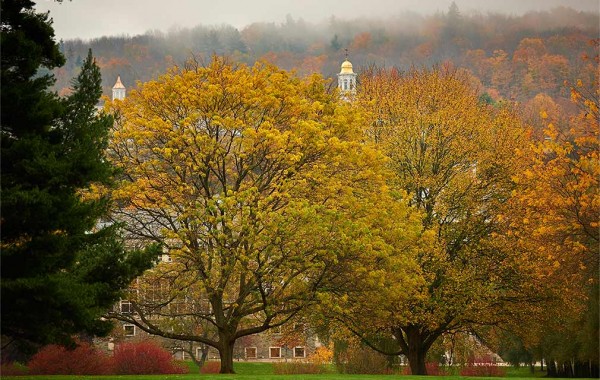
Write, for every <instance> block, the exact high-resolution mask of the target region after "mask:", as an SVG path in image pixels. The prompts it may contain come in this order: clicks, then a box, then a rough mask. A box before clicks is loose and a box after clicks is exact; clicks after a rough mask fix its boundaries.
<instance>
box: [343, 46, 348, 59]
mask: <svg viewBox="0 0 600 380" xmlns="http://www.w3.org/2000/svg"><path fill="white" fill-rule="evenodd" d="M344 51H345V52H346V61H347V60H348V48H344Z"/></svg>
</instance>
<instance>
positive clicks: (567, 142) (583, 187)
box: [508, 41, 600, 377]
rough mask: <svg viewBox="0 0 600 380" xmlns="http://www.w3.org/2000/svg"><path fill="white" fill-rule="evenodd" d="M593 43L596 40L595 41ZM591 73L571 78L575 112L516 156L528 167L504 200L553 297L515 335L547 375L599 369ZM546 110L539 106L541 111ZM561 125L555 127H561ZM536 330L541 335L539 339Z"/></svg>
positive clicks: (595, 94) (595, 102)
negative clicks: (587, 76)
mask: <svg viewBox="0 0 600 380" xmlns="http://www.w3.org/2000/svg"><path fill="white" fill-rule="evenodd" d="M596 43H597V41H596ZM597 64H598V61H597V57H596V80H595V81H594V82H593V83H589V84H586V83H584V82H583V81H581V80H579V81H577V82H576V83H575V84H573V85H572V86H571V99H572V101H573V102H574V103H575V104H576V105H577V106H578V107H579V109H580V113H579V115H577V116H575V117H574V118H573V119H572V120H571V121H570V122H568V126H567V128H565V126H556V125H554V124H553V123H549V125H548V127H547V128H546V130H545V135H546V138H545V140H543V141H542V142H537V143H534V144H532V146H531V150H530V151H528V154H527V155H526V156H524V157H523V160H524V161H526V162H527V163H528V168H527V170H525V171H523V172H522V173H519V174H517V175H516V176H515V179H516V180H517V182H518V184H519V187H518V189H517V191H516V192H515V194H516V196H515V197H514V199H513V201H512V205H511V212H512V215H511V216H510V217H508V219H509V220H510V224H511V225H510V229H509V231H508V236H509V237H510V238H512V239H514V241H515V244H516V247H515V249H519V250H521V251H522V252H527V254H529V255H532V256H537V259H538V260H539V261H540V272H543V273H544V276H545V277H546V282H547V286H548V288H549V290H551V291H552V292H553V294H554V297H555V299H556V302H555V304H554V306H553V307H552V308H548V309H546V310H542V311H541V313H540V314H539V315H538V323H536V324H534V325H525V326H523V327H524V330H528V331H529V332H531V331H534V332H535V333H534V336H533V337H532V336H531V334H527V333H524V332H523V331H522V330H520V332H521V333H522V334H521V336H522V337H523V340H524V341H525V342H526V343H527V345H528V347H529V348H535V347H537V351H538V352H539V353H540V354H539V355H540V356H541V358H544V359H545V360H546V362H547V364H548V371H549V372H548V373H549V375H550V376H559V377H598V373H599V363H598V355H599V349H598V334H599V330H598V297H599V295H598V294H599V292H598V276H599V273H598V268H599V265H600V262H599V251H598V246H599V242H600V239H599V237H600V236H599V235H600V233H599V228H600V216H599V213H598V210H600V193H599V191H600V188H599V180H600V161H599V159H600V143H599V141H600V140H599V138H600V126H599V125H600V117H599V113H598V108H599V95H600V93H599V90H598V69H597V67H598V66H597ZM548 114H549V112H546V110H542V111H541V117H542V118H544V119H546V120H548V121H550V119H548ZM560 127H562V129H561V128H560ZM539 337H542V339H539Z"/></svg>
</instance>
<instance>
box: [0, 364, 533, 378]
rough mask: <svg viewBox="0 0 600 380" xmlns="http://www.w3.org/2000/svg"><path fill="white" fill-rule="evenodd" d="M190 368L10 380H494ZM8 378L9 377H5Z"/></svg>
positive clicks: (522, 373) (517, 374) (525, 373)
mask: <svg viewBox="0 0 600 380" xmlns="http://www.w3.org/2000/svg"><path fill="white" fill-rule="evenodd" d="M187 364H188V365H189V367H190V372H191V373H189V374H185V375H132V376H114V375H111V376H63V375H55V376H18V377H10V379H14V380H21V379H23V380H24V379H34V380H75V379H85V380H109V379H122V380H157V379H165V380H178V379H181V380H192V379H199V380H219V379H221V380H225V379H240V380H302V379H308V380H389V379H393V378H399V379H401V380H424V379H431V380H459V379H486V380H490V379H493V378H490V377H461V376H435V377H425V376H408V375H345V374H333V373H332V374H324V375H274V374H273V367H272V366H271V364H270V363H246V362H237V363H234V368H235V371H236V373H237V374H235V375H218V374H217V375H207V374H198V369H197V367H196V366H195V365H194V364H193V363H191V362H189V363H187ZM506 369H507V371H506V378H510V380H521V379H522V380H531V378H533V377H541V376H544V375H545V373H544V372H541V371H540V370H539V369H537V368H536V372H535V373H533V374H532V373H531V372H530V370H529V368H528V367H522V368H513V367H507V368H506ZM2 378H3V379H4V378H7V377H4V376H3V377H2Z"/></svg>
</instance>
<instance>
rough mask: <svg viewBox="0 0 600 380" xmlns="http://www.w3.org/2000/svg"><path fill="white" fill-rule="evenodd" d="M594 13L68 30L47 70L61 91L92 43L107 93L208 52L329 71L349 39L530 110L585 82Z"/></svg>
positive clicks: (358, 55) (379, 55) (358, 49)
mask: <svg viewBox="0 0 600 380" xmlns="http://www.w3.org/2000/svg"><path fill="white" fill-rule="evenodd" d="M598 21H599V14H598V13H587V12H578V11H575V10H573V9H571V8H564V7H561V8H556V9H553V10H551V11H544V12H530V13H526V14H524V15H520V16H515V15H506V14H497V13H488V14H473V13H470V14H463V13H461V12H460V10H459V9H458V8H457V7H456V6H455V5H454V4H453V5H452V6H451V7H450V8H449V9H448V11H447V12H444V13H438V14H435V15H429V16H422V15H419V14H416V13H403V14H399V15H395V16H390V17H389V18H387V19H385V20H380V19H377V20H375V19H356V20H340V19H336V18H334V17H332V18H330V19H329V20H327V21H325V22H322V23H320V24H311V23H308V22H304V21H303V20H302V19H300V20H296V19H294V18H293V17H292V16H288V17H287V19H286V20H285V22H283V23H279V24H276V23H254V24H251V25H248V26H246V27H244V28H243V29H241V30H238V29H236V28H234V27H232V26H229V25H221V26H204V25H200V26H197V27H194V28H192V29H176V30H171V31H169V32H166V33H165V32H160V31H150V32H147V33H146V34H144V35H138V36H109V37H102V38H99V39H93V40H91V41H82V40H67V41H62V43H61V48H62V50H63V53H64V54H65V56H66V57H67V64H66V65H65V66H64V67H62V68H60V69H58V70H56V72H55V75H56V78H57V82H56V90H57V91H58V92H59V93H61V94H66V93H68V91H69V90H68V88H69V86H70V78H72V77H74V76H75V75H76V73H77V72H78V70H79V66H80V65H81V63H82V61H83V57H85V54H86V52H87V49H88V48H90V47H91V48H92V50H93V53H94V56H95V57H96V58H97V63H98V65H99V66H100V68H101V70H102V77H103V89H104V93H105V94H107V95H108V94H109V93H110V88H111V86H112V85H113V84H114V82H115V79H116V77H117V75H121V78H122V80H123V82H124V84H125V85H126V86H127V87H128V88H132V87H133V86H134V84H135V83H136V81H147V80H150V79H152V78H155V77H157V76H158V75H160V74H162V73H164V72H165V71H166V69H167V68H168V67H170V66H172V65H175V64H182V63H184V62H185V60H186V59H187V58H189V57H190V56H191V55H194V56H195V57H196V58H197V59H199V60H202V59H205V60H206V59H210V57H211V55H212V54H213V53H216V54H219V55H223V54H224V55H228V56H230V58H232V59H233V60H235V61H239V62H245V63H253V62H254V61H256V60H259V59H266V60H268V61H270V62H272V63H274V64H276V65H278V66H279V67H281V68H284V69H295V70H297V72H298V74H299V75H305V74H308V73H311V72H319V73H321V74H323V75H324V76H326V77H334V76H335V73H337V72H338V71H339V65H340V63H341V62H342V61H343V59H344V54H345V53H344V52H345V50H344V49H348V51H349V56H350V59H351V61H352V63H353V64H354V67H355V69H357V68H358V70H359V71H360V68H361V67H364V66H366V65H371V64H376V65H379V66H383V65H385V66H388V67H389V66H396V67H399V68H407V67H410V66H411V65H416V66H422V65H425V66H430V65H434V64H439V63H443V62H451V63H452V64H453V65H455V66H457V67H463V68H466V69H468V70H469V71H470V72H471V73H472V74H473V77H474V78H473V81H474V83H475V85H477V86H479V88H481V90H482V93H484V92H485V93H487V94H488V95H489V99H492V100H500V99H509V100H513V101H518V102H520V104H522V105H523V106H524V109H526V110H529V111H531V113H532V115H535V114H537V113H538V112H537V110H538V109H539V107H540V104H546V105H545V106H544V107H546V108H549V109H550V108H552V107H559V108H561V107H567V108H568V107H569V106H568V103H569V102H568V97H569V93H568V88H567V87H565V81H567V83H574V82H575V81H576V80H578V79H580V80H582V81H583V83H590V82H591V78H592V76H593V73H594V70H596V69H597V63H596V62H594V60H593V59H587V60H586V59H582V58H585V57H594V56H596V55H597V45H595V44H594V42H593V40H594V39H597V38H598V36H599V33H600V31H599V22H598ZM549 102H551V103H552V104H551V107H550V106H548V103H549ZM567 113H568V112H567ZM561 114H562V112H561Z"/></svg>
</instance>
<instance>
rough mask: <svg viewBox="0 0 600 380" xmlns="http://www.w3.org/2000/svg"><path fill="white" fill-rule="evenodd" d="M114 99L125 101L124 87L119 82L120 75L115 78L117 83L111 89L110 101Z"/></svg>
mask: <svg viewBox="0 0 600 380" xmlns="http://www.w3.org/2000/svg"><path fill="white" fill-rule="evenodd" d="M115 99H119V100H123V99H125V86H123V83H122V82H121V76H120V75H119V76H117V83H115V85H114V86H113V88H112V100H115Z"/></svg>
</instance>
